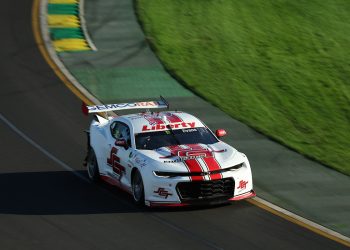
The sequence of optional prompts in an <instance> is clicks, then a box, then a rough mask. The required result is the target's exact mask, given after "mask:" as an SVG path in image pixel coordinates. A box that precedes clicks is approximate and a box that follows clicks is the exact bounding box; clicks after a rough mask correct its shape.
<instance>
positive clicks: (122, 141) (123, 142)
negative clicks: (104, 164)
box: [115, 139, 129, 149]
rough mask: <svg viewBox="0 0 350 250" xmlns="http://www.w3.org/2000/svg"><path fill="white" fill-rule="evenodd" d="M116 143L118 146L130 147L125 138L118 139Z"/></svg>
mask: <svg viewBox="0 0 350 250" xmlns="http://www.w3.org/2000/svg"><path fill="white" fill-rule="evenodd" d="M115 145H116V146H118V147H123V148H125V149H128V148H129V145H128V143H127V142H126V140H125V139H117V140H116V141H115Z"/></svg>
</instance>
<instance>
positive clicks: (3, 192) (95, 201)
mask: <svg viewBox="0 0 350 250" xmlns="http://www.w3.org/2000/svg"><path fill="white" fill-rule="evenodd" d="M77 172H78V173H79V174H83V175H85V171H77ZM244 204H246V203H244ZM237 205H238V204H237ZM247 205H248V204H246V205H243V206H247ZM220 206H225V205H220ZM238 206H239V207H241V206H242V204H240V205H238ZM217 207H219V206H209V207H207V206H206V207H184V208H146V207H137V206H135V205H134V204H133V202H132V199H131V196H130V195H129V194H127V193H125V192H123V191H121V190H120V189H118V188H116V187H113V186H111V185H108V184H105V183H99V184H92V183H87V182H84V181H81V180H79V179H77V178H76V177H75V176H74V175H72V173H71V172H69V171H52V172H17V173H2V174H0V214H27V215H53V214H101V213H144V212H151V213H152V212H157V213H159V212H160V213H162V212H181V211H183V212H186V211H192V210H197V209H201V210H203V209H214V208H217Z"/></svg>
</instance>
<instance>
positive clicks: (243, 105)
mask: <svg viewBox="0 0 350 250" xmlns="http://www.w3.org/2000/svg"><path fill="white" fill-rule="evenodd" d="M137 11H138V13H139V17H140V19H141V21H142V23H143V25H144V29H145V32H146V36H147V37H148V39H149V40H150V41H151V42H152V44H153V45H154V47H155V50H156V52H157V54H158V55H159V57H160V58H161V60H162V61H163V62H164V64H165V65H166V67H167V68H168V69H169V70H170V71H171V72H174V73H175V74H176V75H177V76H179V77H180V78H182V79H183V80H184V82H185V83H186V85H187V86H188V87H189V88H190V89H192V90H193V91H194V92H195V93H197V94H199V95H200V96H202V97H204V98H205V99H207V100H209V101H210V102H212V103H213V104H215V105H216V106H218V107H220V108H221V109H222V110H223V111H225V112H226V113H228V114H230V115H231V116H232V117H235V118H237V119H239V120H241V121H243V122H245V123H246V124H248V125H250V126H252V127H254V128H255V129H257V130H259V131H261V132H263V133H264V134H266V135H269V136H271V137H272V138H274V139H276V140H278V141H280V142H282V143H283V144H285V145H288V146H289V147H291V148H293V149H295V150H296V151H298V152H301V153H303V154H305V155H307V156H309V157H311V158H314V159H317V160H318V161H320V162H322V163H324V164H326V165H328V166H331V167H334V168H336V169H338V170H339V171H341V172H343V173H346V174H349V175H350V1H349V0H295V1H287V0H259V1H258V0H242V1H233V0H176V1H174V0H138V1H137Z"/></svg>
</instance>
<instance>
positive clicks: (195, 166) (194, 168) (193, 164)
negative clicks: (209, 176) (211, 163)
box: [168, 145, 204, 181]
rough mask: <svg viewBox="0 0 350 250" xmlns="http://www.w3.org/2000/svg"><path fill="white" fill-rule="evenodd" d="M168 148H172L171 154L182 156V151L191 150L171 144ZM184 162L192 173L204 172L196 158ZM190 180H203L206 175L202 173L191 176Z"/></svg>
mask: <svg viewBox="0 0 350 250" xmlns="http://www.w3.org/2000/svg"><path fill="white" fill-rule="evenodd" d="M168 148H169V149H170V152H171V154H172V155H174V156H180V155H181V152H188V151H189V150H188V149H184V148H182V147H180V146H178V145H174V146H169V147H168ZM184 164H185V166H186V168H187V170H188V172H190V173H202V172H203V170H202V168H201V165H200V164H199V163H198V161H197V160H196V159H189V160H185V161H184ZM190 180H192V181H202V180H204V176H202V175H199V176H190Z"/></svg>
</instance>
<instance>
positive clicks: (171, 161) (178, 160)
mask: <svg viewBox="0 0 350 250" xmlns="http://www.w3.org/2000/svg"><path fill="white" fill-rule="evenodd" d="M182 161H183V160H182V159H175V160H169V161H164V163H176V162H182Z"/></svg>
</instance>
